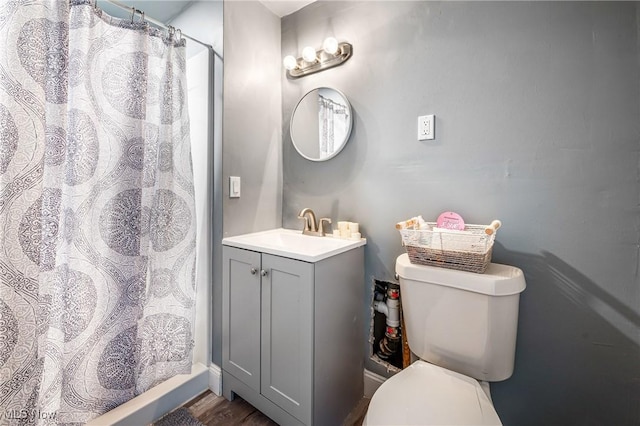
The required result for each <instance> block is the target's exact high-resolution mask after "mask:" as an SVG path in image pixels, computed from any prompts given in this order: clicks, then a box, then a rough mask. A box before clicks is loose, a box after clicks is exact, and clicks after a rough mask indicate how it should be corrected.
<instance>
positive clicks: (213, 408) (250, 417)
mask: <svg viewBox="0 0 640 426" xmlns="http://www.w3.org/2000/svg"><path fill="white" fill-rule="evenodd" d="M369 401H370V400H369V399H368V398H362V399H361V400H360V402H359V403H358V405H356V406H355V407H354V408H353V410H352V411H351V413H349V416H348V417H347V418H346V419H345V421H344V423H343V426H361V425H362V422H363V420H364V416H365V414H366V413H367V407H368V406H369ZM184 407H186V408H187V409H188V410H189V411H190V412H191V415H193V417H195V418H197V419H198V420H200V421H201V422H202V423H204V424H205V425H207V426H213V425H225V426H227V425H246V426H276V425H277V423H275V422H274V421H273V420H271V419H270V418H268V417H267V416H265V415H264V414H262V413H261V412H260V411H258V410H257V409H256V408H254V407H253V406H252V405H250V404H249V403H248V402H247V401H245V400H243V399H242V398H240V397H236V399H234V400H233V401H227V400H226V399H225V398H224V397H222V396H218V395H216V394H214V393H213V392H211V391H206V392H205V393H203V394H202V395H200V396H198V397H196V398H194V399H192V400H191V401H189V402H187V403H186V404H185V405H184Z"/></svg>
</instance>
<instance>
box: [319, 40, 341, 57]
mask: <svg viewBox="0 0 640 426" xmlns="http://www.w3.org/2000/svg"><path fill="white" fill-rule="evenodd" d="M322 48H323V49H324V51H325V52H327V53H328V54H330V55H335V54H336V53H337V52H338V40H336V39H335V38H333V37H327V38H326V39H325V40H324V43H323V44H322Z"/></svg>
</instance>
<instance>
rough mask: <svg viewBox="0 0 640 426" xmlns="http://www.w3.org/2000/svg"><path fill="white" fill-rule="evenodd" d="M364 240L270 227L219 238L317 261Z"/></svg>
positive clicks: (243, 247) (348, 248) (226, 243)
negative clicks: (315, 234) (267, 229)
mask: <svg viewBox="0 0 640 426" xmlns="http://www.w3.org/2000/svg"><path fill="white" fill-rule="evenodd" d="M366 243H367V240H366V239H364V238H361V239H359V240H343V239H340V238H333V237H331V236H326V237H314V236H311V235H303V234H302V231H299V230H293V229H283V228H280V229H271V230H269V231H262V232H254V233H252V234H244V235H238V236H235V237H228V238H224V239H223V240H222V244H223V245H225V246H231V247H237V248H242V249H247V250H254V251H259V252H262V253H269V254H274V255H276V256H284V257H288V258H291V259H297V260H302V261H305V262H312V263H313V262H317V261H319V260H322V259H326V258H328V257H331V256H335V255H336V254H340V253H344V252H345V251H349V250H352V249H354V248H356V247H360V246H363V245H365V244H366Z"/></svg>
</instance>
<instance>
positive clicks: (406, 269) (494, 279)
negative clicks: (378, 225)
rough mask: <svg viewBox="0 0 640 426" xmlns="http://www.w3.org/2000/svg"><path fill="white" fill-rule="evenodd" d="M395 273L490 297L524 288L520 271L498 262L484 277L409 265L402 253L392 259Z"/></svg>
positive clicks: (511, 293) (491, 264)
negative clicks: (394, 260) (395, 258)
mask: <svg viewBox="0 0 640 426" xmlns="http://www.w3.org/2000/svg"><path fill="white" fill-rule="evenodd" d="M396 273H397V274H398V275H399V276H400V277H402V278H403V279H409V280H415V281H424V282H428V283H431V284H438V285H442V286H446V287H453V288H459V289H461V290H466V291H472V292H475V293H482V294H486V295H490V296H510V295H513V294H518V293H522V291H524V289H525V287H526V284H525V280H524V274H523V273H522V270H520V269H519V268H516V267H515V266H508V265H501V264H499V263H490V264H489V266H488V267H487V270H486V271H485V273H484V274H476V273H474V272H467V271H458V270H454V269H445V268H439V267H436V266H427V265H416V264H413V263H411V262H409V256H407V254H406V253H405V254H402V255H400V256H398V259H397V260H396Z"/></svg>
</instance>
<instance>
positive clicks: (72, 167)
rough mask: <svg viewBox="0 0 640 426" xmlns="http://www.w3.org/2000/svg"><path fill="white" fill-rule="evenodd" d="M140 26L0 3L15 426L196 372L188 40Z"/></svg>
mask: <svg viewBox="0 0 640 426" xmlns="http://www.w3.org/2000/svg"><path fill="white" fill-rule="evenodd" d="M137 20H138V19H137V18H136V20H135V21H137ZM135 21H134V22H131V21H130V20H120V19H116V18H111V17H109V16H108V15H106V14H105V13H104V12H102V11H101V10H100V9H98V8H96V7H95V5H94V4H92V3H90V2H89V0H71V1H70V2H67V1H62V0H19V1H11V2H2V3H1V4H0V243H1V244H0V314H1V317H0V378H1V382H0V406H1V407H3V409H4V410H5V411H6V412H20V410H25V411H22V412H23V413H27V414H28V415H26V416H23V417H20V418H18V419H14V421H15V424H33V423H41V424H47V423H51V424H73V423H77V424H83V423H85V422H87V421H88V420H90V419H91V418H94V417H97V416H98V415H100V414H102V413H104V412H106V411H109V410H111V409H112V408H114V407H116V406H118V405H120V404H122V403H123V402H125V401H127V400H129V399H131V398H132V397H134V396H135V395H137V394H140V393H142V392H144V391H145V390H147V389H149V388H151V387H152V386H154V385H156V384H158V383H159V382H162V381H164V380H165V379H167V378H169V377H171V376H173V375H175V374H178V373H188V372H190V370H191V362H192V347H193V336H192V332H193V316H194V297H195V285H194V283H195V277H194V275H195V269H194V266H195V229H196V228H195V220H196V217H195V209H194V191H193V172H192V165H191V152H190V141H189V120H188V114H187V106H186V105H187V104H186V95H187V92H186V88H187V86H186V82H185V48H184V41H182V40H179V41H176V40H174V39H173V38H172V37H169V36H168V35H167V34H166V33H165V32H164V31H159V30H155V29H153V28H150V27H149V25H148V24H146V23H141V22H135ZM35 413H39V415H35ZM42 414H45V416H43V415H42ZM46 415H48V416H49V417H53V416H55V419H54V420H51V419H47V418H42V417H47V416H46Z"/></svg>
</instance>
